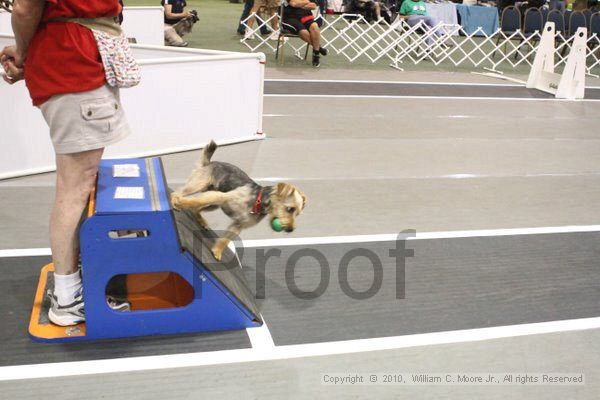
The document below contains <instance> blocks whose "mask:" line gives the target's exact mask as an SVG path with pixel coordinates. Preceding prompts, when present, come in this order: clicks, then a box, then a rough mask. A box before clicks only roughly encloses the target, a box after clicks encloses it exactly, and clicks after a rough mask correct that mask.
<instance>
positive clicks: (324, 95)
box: [264, 94, 600, 103]
mask: <svg viewBox="0 0 600 400" xmlns="http://www.w3.org/2000/svg"><path fill="white" fill-rule="evenodd" d="M264 97H306V98H324V99H336V98H337V99H423V100H444V99H449V100H499V101H500V100H502V101H559V102H574V103H577V102H599V101H600V99H580V100H567V99H555V98H547V99H536V98H530V97H467V96H378V95H362V94H360V95H354V94H352V95H344V94H265V95H264Z"/></svg>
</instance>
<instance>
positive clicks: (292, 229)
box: [285, 227, 294, 233]
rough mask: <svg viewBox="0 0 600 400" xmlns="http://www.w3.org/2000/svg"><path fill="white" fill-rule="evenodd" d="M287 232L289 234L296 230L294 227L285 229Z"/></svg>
mask: <svg viewBox="0 0 600 400" xmlns="http://www.w3.org/2000/svg"><path fill="white" fill-rule="evenodd" d="M285 231H286V232H287V233H290V232H294V228H292V227H288V228H285Z"/></svg>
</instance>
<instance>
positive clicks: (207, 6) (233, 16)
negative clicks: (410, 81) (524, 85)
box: [125, 0, 600, 75]
mask: <svg viewBox="0 0 600 400" xmlns="http://www.w3.org/2000/svg"><path fill="white" fill-rule="evenodd" d="M187 3H188V8H187V9H188V10H192V9H195V10H197V11H198V15H199V16H200V21H199V22H198V23H197V24H196V25H195V26H194V31H193V32H192V33H191V34H190V35H188V36H186V37H185V40H186V41H187V42H188V43H189V44H190V47H194V48H204V49H215V50H226V51H236V52H249V51H250V50H249V49H248V48H247V47H246V46H245V45H243V44H242V43H240V39H241V37H240V36H239V35H238V34H237V33H236V29H237V25H238V22H239V18H240V15H241V13H242V9H243V7H244V4H243V3H230V2H229V1H228V0H202V1H200V0H188V1H187ZM158 5H160V1H159V0H155V1H149V0H125V6H158ZM291 40H298V41H299V39H291ZM599 48H600V47H599ZM267 50H268V48H267ZM263 51H264V50H263ZM285 54H286V57H285V65H284V66H283V67H279V68H312V66H311V65H310V54H309V60H307V61H303V60H300V59H298V58H296V57H294V56H293V53H292V51H291V49H290V48H289V47H288V48H286V51H285ZM303 54H304V53H303ZM266 56H267V67H275V66H277V65H276V62H275V54H274V53H271V52H267V53H266ZM484 66H488V65H481V66H479V67H473V66H472V65H464V66H455V65H454V64H453V63H452V62H450V61H444V62H442V63H440V64H439V65H437V66H436V65H434V64H433V63H432V62H431V61H427V60H425V61H422V62H420V63H419V64H418V65H414V64H413V63H412V62H411V61H409V60H407V61H405V62H404V63H403V64H401V65H400V67H401V68H403V69H404V70H406V71H416V70H418V71H443V72H449V71H452V72H471V71H478V72H483V71H484V70H483V67H484ZM321 68H325V69H338V70H339V69H354V70H372V69H380V70H381V69H390V60H389V59H387V58H382V59H380V60H378V61H377V62H375V63H373V62H371V61H370V60H369V59H368V58H366V57H359V58H358V59H357V60H356V61H354V62H350V61H348V60H347V59H346V57H344V56H343V55H341V54H340V55H338V54H335V52H334V51H331V52H330V54H329V55H328V56H327V57H322V58H321ZM529 69H530V67H529V66H527V65H526V64H525V65H519V66H517V67H511V66H510V65H509V64H508V65H504V66H501V67H500V68H499V70H500V71H502V72H510V73H511V74H517V75H518V74H527V73H528V72H529Z"/></svg>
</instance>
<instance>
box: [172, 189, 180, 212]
mask: <svg viewBox="0 0 600 400" xmlns="http://www.w3.org/2000/svg"><path fill="white" fill-rule="evenodd" d="M171 207H173V210H177V211H181V197H180V196H179V195H178V194H176V193H172V194H171Z"/></svg>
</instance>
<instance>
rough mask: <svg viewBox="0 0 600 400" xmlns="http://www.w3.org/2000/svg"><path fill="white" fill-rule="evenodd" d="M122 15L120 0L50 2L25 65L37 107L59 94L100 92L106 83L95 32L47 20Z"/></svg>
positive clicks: (27, 82)
mask: <svg viewBox="0 0 600 400" xmlns="http://www.w3.org/2000/svg"><path fill="white" fill-rule="evenodd" d="M120 12H121V5H120V4H119V1H118V0H84V1H81V0H46V6H45V9H44V14H43V16H42V21H41V22H40V25H39V27H38V30H37V32H36V34H35V36H34V37H33V39H32V41H31V43H30V44H29V51H28V53H27V59H26V62H25V83H26V84H27V88H28V89H29V95H30V96H31V99H32V100H33V105H35V106H38V105H40V104H42V103H43V102H45V101H46V100H48V99H49V98H50V97H52V96H54V95H56V94H63V93H77V92H85V91H88V90H93V89H97V88H99V87H100V86H102V85H104V84H105V82H106V79H105V78H104V67H103V66H102V60H101V59H100V53H99V52H98V47H97V45H96V40H95V39H94V35H93V33H92V31H90V30H89V29H87V28H85V27H83V26H81V25H79V24H76V23H71V22H47V21H48V20H51V19H54V18H65V17H66V18H76V17H78V18H98V17H116V16H117V15H119V13H120Z"/></svg>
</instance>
